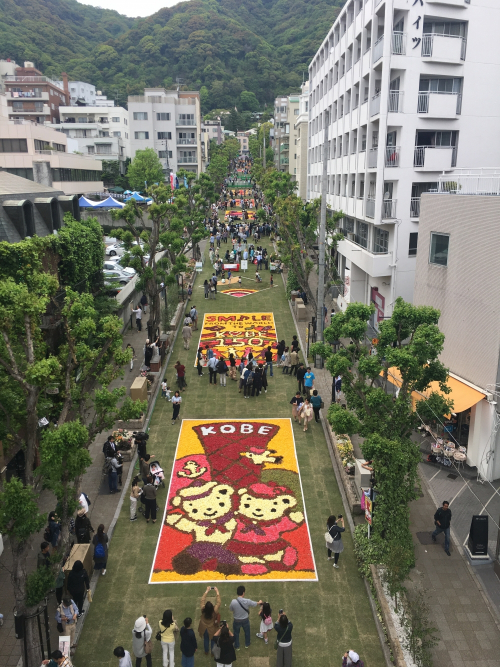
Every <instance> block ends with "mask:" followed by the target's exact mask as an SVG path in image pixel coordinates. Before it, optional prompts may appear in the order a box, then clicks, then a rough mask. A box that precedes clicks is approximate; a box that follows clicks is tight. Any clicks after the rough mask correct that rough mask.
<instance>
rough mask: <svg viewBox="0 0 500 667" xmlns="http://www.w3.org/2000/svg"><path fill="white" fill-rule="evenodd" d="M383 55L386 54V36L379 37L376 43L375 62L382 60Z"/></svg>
mask: <svg viewBox="0 0 500 667" xmlns="http://www.w3.org/2000/svg"><path fill="white" fill-rule="evenodd" d="M383 53H384V35H382V36H381V37H379V38H378V39H377V41H376V42H375V45H374V47H373V62H374V63H376V62H377V60H380V58H382V55H383Z"/></svg>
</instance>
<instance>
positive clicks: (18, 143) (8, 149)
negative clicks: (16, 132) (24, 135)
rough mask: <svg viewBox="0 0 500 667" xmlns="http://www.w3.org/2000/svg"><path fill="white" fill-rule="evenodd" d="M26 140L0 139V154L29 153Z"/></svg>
mask: <svg viewBox="0 0 500 667" xmlns="http://www.w3.org/2000/svg"><path fill="white" fill-rule="evenodd" d="M27 152H28V142H27V141H26V139H0V153H27Z"/></svg>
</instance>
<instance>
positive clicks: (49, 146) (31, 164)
mask: <svg viewBox="0 0 500 667" xmlns="http://www.w3.org/2000/svg"><path fill="white" fill-rule="evenodd" d="M0 169H3V170H5V171H7V172H9V173H10V174H13V175H15V176H20V177H21V178H25V179H28V180H30V181H35V182H36V183H40V184H41V185H44V186H48V187H51V188H55V189H56V190H62V191H63V192H64V194H65V195H73V194H78V195H81V194H85V193H88V192H101V191H102V189H103V183H102V177H101V171H102V162H101V161H100V160H96V159H94V158H93V157H84V156H82V155H73V154H71V153H68V147H67V138H66V136H65V135H64V134H63V133H62V132H58V131H57V130H55V129H54V128H52V127H49V126H47V125H43V124H38V123H32V122H30V121H22V120H9V119H8V118H5V117H0Z"/></svg>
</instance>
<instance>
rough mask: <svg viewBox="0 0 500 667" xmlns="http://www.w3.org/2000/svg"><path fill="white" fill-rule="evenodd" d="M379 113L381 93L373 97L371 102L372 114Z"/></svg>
mask: <svg viewBox="0 0 500 667" xmlns="http://www.w3.org/2000/svg"><path fill="white" fill-rule="evenodd" d="M378 113H380V93H377V94H376V95H374V96H373V97H372V102H371V104H370V116H376V115H377V114H378Z"/></svg>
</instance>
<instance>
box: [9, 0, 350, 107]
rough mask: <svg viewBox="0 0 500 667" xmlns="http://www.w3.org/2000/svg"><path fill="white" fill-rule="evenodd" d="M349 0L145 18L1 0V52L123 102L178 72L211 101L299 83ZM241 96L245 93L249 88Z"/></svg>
mask: <svg viewBox="0 0 500 667" xmlns="http://www.w3.org/2000/svg"><path fill="white" fill-rule="evenodd" d="M343 4H344V0H191V1H190V2H183V3H180V4H178V5H175V6H174V7H169V8H164V9H161V10H160V11H159V12H157V13H156V14H153V15H152V16H150V17H148V18H145V19H130V18H126V17H124V16H121V15H120V14H118V13H116V12H112V11H109V10H103V9H98V8H95V7H90V6H88V5H81V4H79V3H77V2H75V1H74V0H15V1H14V0H0V57H3V58H5V57H9V56H10V57H11V58H15V59H16V60H17V61H18V62H22V61H23V60H33V61H34V62H35V64H36V66H37V67H38V68H39V69H42V70H43V71H44V73H46V74H47V75H49V76H53V77H59V75H60V73H61V71H62V70H65V71H66V72H67V73H68V75H69V76H70V78H72V79H75V80H82V81H89V82H91V83H94V84H95V85H96V86H97V87H98V88H101V89H102V90H103V91H104V92H106V93H107V94H108V95H109V96H113V97H114V98H115V99H117V100H118V101H119V102H120V103H122V104H123V103H124V102H126V96H127V95H129V94H138V93H141V92H142V90H143V88H144V87H145V86H148V87H152V86H165V87H167V88H168V87H172V86H173V85H174V84H175V82H176V79H177V78H178V77H180V78H182V79H183V81H184V83H185V85H186V86H187V88H189V89H195V90H200V91H201V96H202V106H203V109H204V111H208V110H209V109H212V108H222V107H231V106H234V105H235V104H239V103H240V102H242V99H241V98H240V94H241V93H242V92H243V91H250V92H253V93H255V95H256V97H257V99H258V100H259V102H260V103H261V104H263V103H267V104H269V103H272V101H273V99H274V97H275V96H276V95H279V94H285V93H288V92H292V91H297V90H298V88H299V86H300V83H301V82H302V78H303V74H305V75H306V76H307V66H308V64H309V62H310V60H311V58H312V56H313V55H314V53H315V52H316V50H317V48H318V46H319V44H320V43H321V41H322V40H323V39H324V37H325V35H326V33H327V31H328V30H329V28H330V26H331V25H332V23H333V21H334V20H335V17H336V16H337V14H338V11H339V7H341V6H342V5H343ZM243 99H244V98H243Z"/></svg>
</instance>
